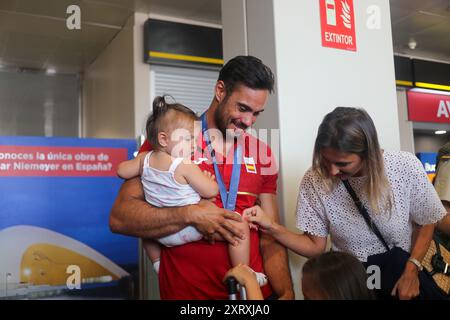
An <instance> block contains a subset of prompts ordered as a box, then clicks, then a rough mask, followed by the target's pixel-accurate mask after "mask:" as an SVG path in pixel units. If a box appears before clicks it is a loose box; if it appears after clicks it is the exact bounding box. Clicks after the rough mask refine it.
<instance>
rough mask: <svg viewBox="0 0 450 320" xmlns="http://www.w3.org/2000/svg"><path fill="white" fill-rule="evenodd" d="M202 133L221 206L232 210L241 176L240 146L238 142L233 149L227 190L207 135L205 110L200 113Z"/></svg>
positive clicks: (234, 206)
mask: <svg viewBox="0 0 450 320" xmlns="http://www.w3.org/2000/svg"><path fill="white" fill-rule="evenodd" d="M201 119H202V134H203V139H205V143H206V145H207V146H208V150H209V153H210V154H211V159H212V162H213V165H214V172H215V174H216V180H217V184H218V185H219V191H220V198H221V199H222V204H223V207H224V208H225V209H227V210H232V211H234V209H235V208H236V198H237V193H238V188H239V180H240V176H241V158H242V148H241V146H240V145H239V144H238V145H237V147H236V150H234V158H233V171H232V173H231V181H230V190H229V191H227V187H226V186H225V183H224V182H223V179H222V176H221V175H220V172H219V167H218V166H217V161H216V153H215V151H214V149H213V147H212V145H211V141H210V139H209V135H208V124H207V122H206V112H205V113H204V114H202V117H201Z"/></svg>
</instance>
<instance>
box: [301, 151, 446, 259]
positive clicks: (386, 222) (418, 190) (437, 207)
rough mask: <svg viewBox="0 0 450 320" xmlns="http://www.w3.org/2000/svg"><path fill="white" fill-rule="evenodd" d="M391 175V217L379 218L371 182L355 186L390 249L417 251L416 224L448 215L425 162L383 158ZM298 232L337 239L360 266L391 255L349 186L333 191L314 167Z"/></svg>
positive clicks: (398, 155) (305, 184)
mask: <svg viewBox="0 0 450 320" xmlns="http://www.w3.org/2000/svg"><path fill="white" fill-rule="evenodd" d="M383 158H384V166H385V171H386V174H387V176H388V180H389V182H390V185H391V187H392V190H393V200H394V201H393V207H392V211H391V213H390V214H389V213H382V214H375V213H373V212H372V210H371V209H370V206H369V204H368V198H367V196H366V195H365V194H364V190H365V188H364V185H365V182H366V180H367V178H366V177H354V178H350V179H349V182H350V184H351V186H352V188H353V189H354V190H355V192H356V194H357V195H358V197H359V198H360V200H361V202H362V203H363V204H364V206H365V207H366V209H367V211H368V212H369V215H370V216H371V218H372V220H373V221H374V222H375V224H376V225H377V227H378V229H379V230H380V232H381V234H382V235H383V237H384V239H385V240H386V241H387V243H388V245H389V247H391V248H392V247H393V246H398V247H401V248H403V249H404V250H406V251H408V252H410V251H411V234H412V222H414V223H416V224H419V225H425V224H431V223H435V222H437V221H439V220H440V219H441V218H442V217H443V216H444V215H445V214H446V211H445V209H444V207H443V206H442V204H441V201H440V200H439V197H438V196H437V194H436V192H435V190H434V188H433V185H432V184H431V183H430V182H429V180H428V177H427V175H426V173H425V171H424V169H423V166H422V164H421V163H420V161H419V159H417V158H416V157H415V156H414V155H413V154H411V153H408V152H388V151H385V152H384V154H383ZM297 228H298V229H300V230H301V231H304V232H307V233H309V234H312V235H315V236H319V237H327V236H328V235H330V236H331V241H332V248H333V250H336V251H345V252H349V253H352V254H353V255H355V256H356V257H358V259H359V260H360V261H364V262H365V261H367V257H368V256H370V255H373V254H377V253H381V252H384V251H385V248H384V247H383V244H382V243H381V242H380V241H379V240H378V238H377V236H376V235H375V234H374V233H373V232H372V231H371V230H370V229H369V227H368V226H367V224H366V222H365V221H364V218H363V217H362V216H361V214H360V213H359V211H358V209H357V208H356V206H355V204H354V202H353V200H352V198H351V197H350V195H349V193H348V192H347V190H346V189H345V187H344V185H343V183H339V184H338V185H337V186H336V188H335V189H334V190H333V191H332V192H331V193H329V192H327V189H326V188H325V185H324V184H323V182H322V180H321V178H320V177H319V176H318V175H317V173H315V172H314V171H313V170H312V169H311V168H310V169H309V170H308V171H307V172H306V174H305V176H304V177H303V179H302V182H301V184H300V191H299V196H298V205H297Z"/></svg>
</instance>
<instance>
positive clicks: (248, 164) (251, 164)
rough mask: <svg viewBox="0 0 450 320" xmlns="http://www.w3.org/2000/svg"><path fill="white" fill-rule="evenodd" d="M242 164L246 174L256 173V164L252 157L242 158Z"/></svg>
mask: <svg viewBox="0 0 450 320" xmlns="http://www.w3.org/2000/svg"><path fill="white" fill-rule="evenodd" d="M244 164H245V169H246V170H247V172H248V173H256V163H255V160H254V159H253V158H252V157H250V158H247V157H244Z"/></svg>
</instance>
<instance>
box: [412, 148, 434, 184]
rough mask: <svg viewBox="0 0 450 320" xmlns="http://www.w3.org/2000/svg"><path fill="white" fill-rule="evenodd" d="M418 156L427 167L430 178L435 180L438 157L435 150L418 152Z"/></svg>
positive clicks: (424, 166)
mask: <svg viewBox="0 0 450 320" xmlns="http://www.w3.org/2000/svg"><path fill="white" fill-rule="evenodd" d="M416 156H417V158H419V160H420V161H421V162H422V164H423V168H424V169H425V171H426V173H427V175H428V179H430V181H433V179H434V177H435V175H436V158H437V153H435V152H419V153H417V154H416Z"/></svg>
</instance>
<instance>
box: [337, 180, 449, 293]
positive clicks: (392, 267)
mask: <svg viewBox="0 0 450 320" xmlns="http://www.w3.org/2000/svg"><path fill="white" fill-rule="evenodd" d="M342 182H343V183H344V186H345V188H346V189H347V191H348V193H349V194H350V196H351V197H352V199H353V202H354V203H355V205H356V207H357V208H358V211H359V213H360V214H361V215H362V216H363V218H364V220H365V221H366V223H367V225H368V226H369V229H370V230H372V232H373V233H374V234H375V235H376V236H377V238H378V239H379V240H380V242H381V243H382V244H383V246H384V247H385V248H386V252H383V253H379V254H374V255H371V256H369V257H368V258H367V262H365V263H363V264H364V266H365V267H366V269H367V268H368V267H369V266H371V265H377V266H378V267H379V268H380V271H381V285H380V289H377V290H375V291H376V294H377V296H378V298H380V299H392V298H393V297H392V296H391V292H392V290H393V289H394V286H395V284H396V283H397V281H398V279H400V276H401V275H402V274H403V271H404V269H405V266H406V263H407V261H408V259H409V257H410V254H409V253H408V252H406V251H405V250H403V249H402V248H400V247H396V246H394V247H393V248H389V246H388V244H387V242H386V241H385V240H384V238H383V236H382V234H381V232H380V230H379V229H378V228H377V226H376V225H375V223H374V222H373V221H372V219H371V218H370V216H369V213H368V212H367V209H366V208H365V207H364V205H363V204H362V203H361V201H360V200H359V198H358V196H357V195H356V193H355V191H354V190H353V188H352V187H351V185H350V183H349V182H348V180H342ZM419 283H420V289H419V290H420V293H419V296H418V299H422V300H448V296H447V295H446V294H444V292H442V290H441V289H440V288H439V287H438V286H437V285H436V283H435V282H434V280H433V278H432V277H431V275H430V274H429V273H428V272H426V271H425V270H423V271H419Z"/></svg>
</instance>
